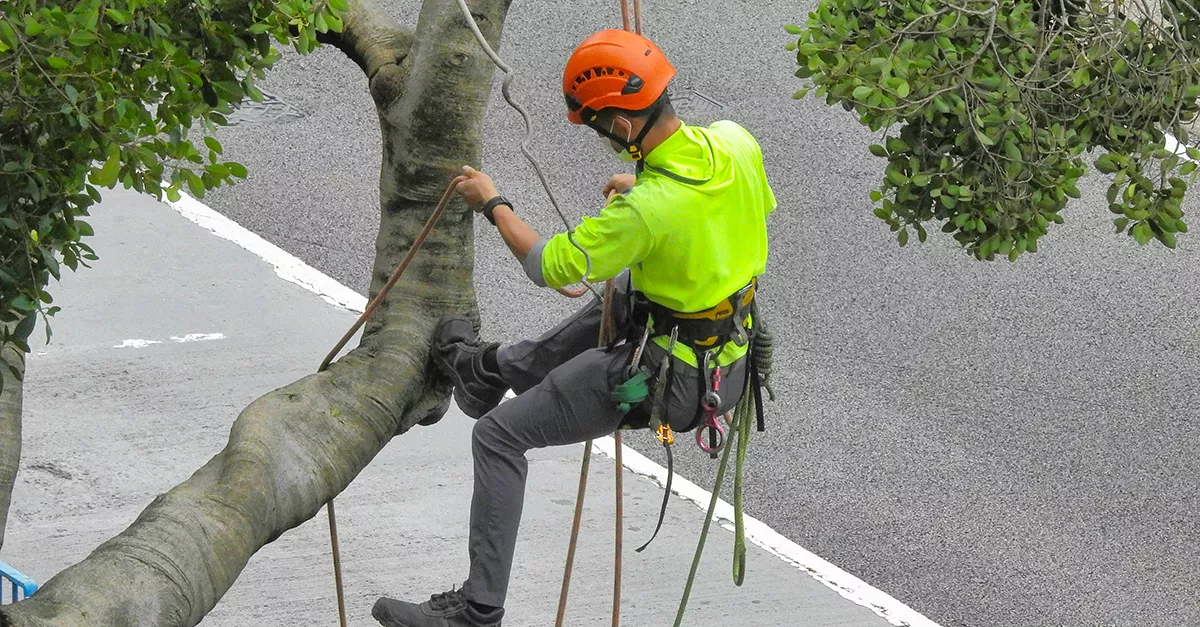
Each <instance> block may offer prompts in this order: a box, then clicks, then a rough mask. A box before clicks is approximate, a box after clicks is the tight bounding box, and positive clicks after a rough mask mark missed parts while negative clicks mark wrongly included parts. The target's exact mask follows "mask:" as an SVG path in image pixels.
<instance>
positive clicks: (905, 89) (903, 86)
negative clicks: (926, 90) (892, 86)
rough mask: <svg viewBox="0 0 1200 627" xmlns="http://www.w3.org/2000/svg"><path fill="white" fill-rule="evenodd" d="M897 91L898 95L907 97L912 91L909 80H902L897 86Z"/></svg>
mask: <svg viewBox="0 0 1200 627" xmlns="http://www.w3.org/2000/svg"><path fill="white" fill-rule="evenodd" d="M895 91H896V95H897V96H900V97H901V98H907V97H908V95H909V94H910V93H912V92H911V87H909V84H908V81H904V80H902V81H900V84H899V85H897V86H896V90H895Z"/></svg>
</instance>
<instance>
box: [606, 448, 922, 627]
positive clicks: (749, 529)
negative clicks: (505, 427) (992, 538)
mask: <svg viewBox="0 0 1200 627" xmlns="http://www.w3.org/2000/svg"><path fill="white" fill-rule="evenodd" d="M592 448H593V449H594V450H595V451H597V452H599V453H603V454H605V455H607V456H609V457H610V458H611V457H615V456H616V451H617V441H616V440H614V439H613V438H612V437H611V436H605V437H603V438H601V439H599V440H595V441H594V442H593V443H592ZM621 449H622V460H621V461H622V462H623V463H624V465H625V467H626V468H628V469H629V471H630V472H632V473H634V474H637V475H641V476H643V477H646V478H648V479H650V480H651V481H653V482H654V483H657V484H658V485H659V487H661V488H665V487H666V485H667V469H666V468H663V467H662V466H660V465H658V464H657V463H656V462H654V461H653V460H651V459H649V458H648V457H646V456H645V455H642V454H641V453H639V452H637V451H635V450H633V449H631V448H629V447H628V446H624V445H622V447H621ZM671 492H672V493H673V494H676V495H678V496H679V497H680V498H682V499H684V500H688V501H691V502H693V503H695V504H696V505H697V506H699V507H700V509H702V510H704V511H708V504H709V502H710V501H711V500H712V492H709V491H708V490H705V489H704V488H701V487H700V486H698V485H696V484H694V483H692V482H691V481H688V480H687V479H685V478H683V477H681V476H679V473H675V477H674V479H673V480H672V482H671ZM744 519H745V523H746V539H747V540H749V541H750V542H752V543H754V544H756V545H758V546H759V547H762V548H763V549H764V550H765V551H767V552H768V553H770V554H772V555H775V556H776V557H778V558H780V559H782V560H783V561H785V562H788V563H789V564H792V565H793V566H795V567H797V568H799V569H801V570H803V571H805V572H807V573H808V574H809V575H810V576H811V577H812V578H813V579H816V580H817V581H819V582H821V583H823V584H825V586H826V587H828V588H829V589H831V590H833V591H834V592H836V593H838V594H840V595H841V596H842V597H843V598H845V599H846V600H848V601H851V602H853V603H856V604H858V605H861V606H863V607H865V608H867V609H869V610H871V611H872V612H875V613H876V614H878V615H879V616H880V617H881V618H883V619H884V620H886V621H888V622H889V623H891V624H893V625H898V626H900V627H938V624H937V623H935V622H933V621H932V620H929V619H928V618H926V617H925V616H924V615H922V614H920V613H919V612H917V611H916V610H914V609H912V608H911V607H909V606H907V605H905V604H904V603H901V602H900V601H898V600H896V599H894V598H892V597H891V596H890V595H888V594H887V593H885V592H883V591H882V590H879V589H877V588H875V587H873V586H871V585H869V584H867V583H866V582H864V581H863V580H861V579H859V578H858V577H855V576H854V575H851V574H850V573H848V572H846V571H844V570H842V569H841V568H838V567H837V566H834V565H833V564H831V563H829V562H828V561H826V560H825V559H823V558H821V557H820V556H819V555H817V554H815V553H813V552H812V551H809V550H808V549H806V548H804V547H802V546H800V545H799V544H796V543H795V542H792V541H791V540H788V539H787V538H785V537H783V536H782V535H780V534H779V532H777V531H775V530H774V529H772V528H770V527H768V526H767V524H766V523H764V522H762V521H760V520H758V519H757V518H755V517H753V516H751V515H749V514H745V516H744ZM713 522H716V523H718V524H720V525H721V526H722V527H724V528H725V529H728V530H729V531H733V505H730V504H729V503H728V502H727V501H725V499H717V507H716V509H715V510H713Z"/></svg>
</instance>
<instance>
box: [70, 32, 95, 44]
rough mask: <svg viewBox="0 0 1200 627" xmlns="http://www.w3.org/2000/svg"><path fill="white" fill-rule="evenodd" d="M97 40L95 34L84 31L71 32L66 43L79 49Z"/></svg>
mask: <svg viewBox="0 0 1200 627" xmlns="http://www.w3.org/2000/svg"><path fill="white" fill-rule="evenodd" d="M97 39H98V38H97V37H96V33H93V32H91V31H86V30H74V31H71V35H70V36H69V37H67V41H70V42H71V43H72V44H74V45H76V46H80V47H83V46H90V45H92V44H94V43H96V40H97Z"/></svg>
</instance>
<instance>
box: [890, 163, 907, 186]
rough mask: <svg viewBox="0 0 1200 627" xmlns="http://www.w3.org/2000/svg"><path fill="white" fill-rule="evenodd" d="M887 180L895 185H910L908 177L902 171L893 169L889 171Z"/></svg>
mask: <svg viewBox="0 0 1200 627" xmlns="http://www.w3.org/2000/svg"><path fill="white" fill-rule="evenodd" d="M887 180H888V181H891V183H892V184H893V185H905V184H907V183H908V177H907V176H905V175H904V173H903V172H901V171H900V170H897V169H896V168H892V167H889V168H888V169H887Z"/></svg>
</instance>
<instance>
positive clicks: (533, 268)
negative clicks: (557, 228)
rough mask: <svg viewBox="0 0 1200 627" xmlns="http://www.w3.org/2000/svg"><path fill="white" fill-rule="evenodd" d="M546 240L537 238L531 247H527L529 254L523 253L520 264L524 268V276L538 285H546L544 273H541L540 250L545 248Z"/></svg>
mask: <svg viewBox="0 0 1200 627" xmlns="http://www.w3.org/2000/svg"><path fill="white" fill-rule="evenodd" d="M546 242H547V240H544V239H541V240H538V242H537V243H536V244H534V245H533V248H530V249H529V254H527V255H525V261H523V262H522V263H521V266H522V267H523V268H525V276H528V277H529V280H530V281H533V284H534V285H536V286H538V287H546V275H544V274H542V250H544V249H545V248H546Z"/></svg>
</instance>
